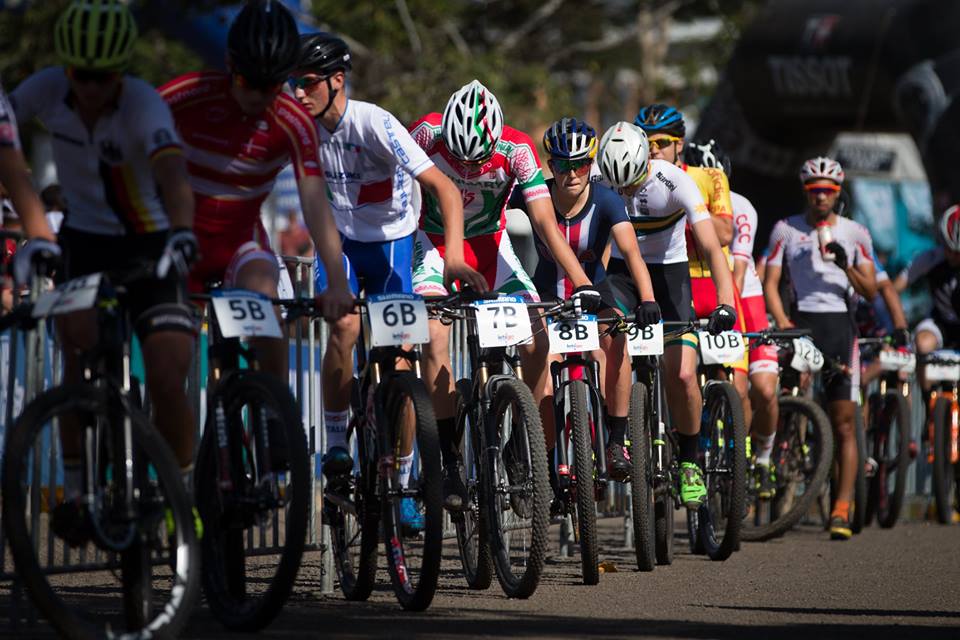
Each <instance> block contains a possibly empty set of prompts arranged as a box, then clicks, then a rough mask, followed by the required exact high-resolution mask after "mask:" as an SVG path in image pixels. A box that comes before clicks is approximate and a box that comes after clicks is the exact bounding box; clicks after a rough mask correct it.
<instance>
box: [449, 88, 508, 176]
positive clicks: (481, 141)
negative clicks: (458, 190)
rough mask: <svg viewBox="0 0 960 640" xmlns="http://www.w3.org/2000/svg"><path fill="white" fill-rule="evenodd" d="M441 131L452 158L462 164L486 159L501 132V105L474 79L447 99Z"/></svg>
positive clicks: (492, 150) (491, 153)
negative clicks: (460, 161)
mask: <svg viewBox="0 0 960 640" xmlns="http://www.w3.org/2000/svg"><path fill="white" fill-rule="evenodd" d="M440 129H441V131H442V132H443V141H444V142H445V143H446V145H447V149H448V150H449V151H450V153H451V154H453V156H454V157H456V158H458V159H459V160H462V161H463V162H479V161H482V160H486V159H487V158H489V157H490V156H491V155H493V152H494V150H495V149H496V146H497V142H498V141H499V140H500V136H501V134H502V133H503V112H502V111H501V110H500V103H499V102H497V98H496V97H495V96H494V95H493V94H492V93H491V92H490V90H489V89H487V88H486V87H485V86H483V85H482V84H480V81H479V80H474V81H473V82H471V83H470V84H466V85H464V86H462V87H460V89H459V90H458V91H456V92H455V93H454V94H453V95H452V96H450V100H449V101H447V108H446V109H444V111H443V120H442V121H441V123H440Z"/></svg>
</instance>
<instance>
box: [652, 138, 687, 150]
mask: <svg viewBox="0 0 960 640" xmlns="http://www.w3.org/2000/svg"><path fill="white" fill-rule="evenodd" d="M677 142H683V138H674V137H673V136H663V137H662V138H651V139H650V148H651V149H653V148H654V147H656V148H657V149H666V148H667V147H669V146H670V145H672V144H675V143H677Z"/></svg>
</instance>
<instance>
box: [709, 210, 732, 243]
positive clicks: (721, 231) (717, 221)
mask: <svg viewBox="0 0 960 640" xmlns="http://www.w3.org/2000/svg"><path fill="white" fill-rule="evenodd" d="M710 221H711V222H712V223H713V230H714V231H715V232H716V234H717V240H718V241H719V242H720V246H721V247H729V246H730V243H731V242H733V218H732V217H731V216H710Z"/></svg>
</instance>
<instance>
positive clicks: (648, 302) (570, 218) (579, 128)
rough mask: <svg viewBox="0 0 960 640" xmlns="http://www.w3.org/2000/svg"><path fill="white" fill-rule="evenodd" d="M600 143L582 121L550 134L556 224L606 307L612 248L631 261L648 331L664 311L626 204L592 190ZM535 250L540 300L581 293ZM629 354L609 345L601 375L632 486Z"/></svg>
mask: <svg viewBox="0 0 960 640" xmlns="http://www.w3.org/2000/svg"><path fill="white" fill-rule="evenodd" d="M598 143H599V140H598V139H597V133H596V130H594V128H593V127H591V126H590V125H588V124H587V123H585V122H583V121H582V120H577V119H576V118H561V119H560V120H557V121H556V122H554V123H553V124H552V125H550V127H549V128H548V129H547V130H546V131H545V132H544V134H543V147H544V149H546V151H547V153H548V154H549V156H550V157H549V158H548V160H547V165H548V166H549V167H550V171H551V172H552V173H553V176H554V177H553V178H551V179H549V180H547V181H546V182H547V188H548V189H549V190H550V196H551V200H552V203H553V208H554V214H555V216H556V223H557V226H558V228H559V229H560V231H561V233H562V234H563V237H564V238H565V239H566V241H567V244H569V246H570V248H571V249H572V250H573V251H574V253H575V254H576V256H577V259H578V260H579V261H580V264H581V266H582V267H583V270H584V271H585V272H586V274H587V276H588V277H589V278H590V280H591V281H592V282H593V284H594V285H596V287H597V289H598V291H600V296H601V298H602V300H603V306H604V307H607V308H612V309H616V308H617V306H616V300H615V299H614V296H613V292H612V291H611V290H610V289H609V288H608V287H604V286H603V281H604V279H605V278H606V269H605V267H604V265H603V261H602V256H603V253H604V250H605V249H606V247H607V243H608V242H609V241H610V240H611V239H612V240H613V242H614V243H615V244H616V245H617V247H618V248H619V249H620V253H621V255H623V256H624V259H625V261H626V263H627V266H628V268H629V270H630V273H631V275H632V277H633V282H634V284H635V286H636V288H637V290H639V291H640V294H641V295H640V298H641V303H640V308H639V309H638V310H637V315H638V316H639V317H638V323H640V324H641V325H644V326H646V325H649V324H656V323H658V322H660V307H659V306H658V305H657V303H656V302H655V301H654V299H653V285H652V284H651V282H650V274H649V273H648V272H647V267H646V265H645V264H644V262H643V258H642V256H641V255H640V248H639V246H638V245H637V238H636V235H635V234H634V233H633V227H632V226H631V225H630V221H629V219H628V218H627V212H626V209H625V208H624V204H623V200H622V199H621V198H620V197H619V196H618V195H617V194H616V192H614V191H613V190H612V189H610V188H609V187H607V186H605V185H601V184H599V183H591V182H590V175H591V171H592V170H593V167H594V159H595V157H596V155H597V148H598V146H599V145H598ZM534 242H535V244H536V247H537V253H538V256H539V258H540V260H539V262H538V263H537V269H536V271H535V272H534V274H533V283H534V285H536V288H537V293H538V294H539V295H540V297H541V298H542V299H544V300H564V299H567V298H569V297H570V295H571V294H572V293H573V289H574V286H573V282H572V281H571V280H570V278H569V277H567V274H566V273H565V272H564V271H563V269H561V268H560V267H559V266H558V265H557V263H556V262H554V260H553V255H552V254H551V253H550V251H549V250H548V249H547V246H546V245H545V244H544V243H543V241H542V240H540V238H539V237H535V238H534ZM625 346H626V345H625V339H624V337H623V336H622V335H621V336H619V337H618V338H616V339H610V338H609V337H607V338H605V339H604V340H603V341H602V342H601V348H602V350H603V354H604V356H605V360H606V362H605V366H604V368H603V369H602V370H601V371H603V372H604V376H603V378H604V384H603V387H604V397H605V399H606V405H607V428H608V431H609V438H608V445H607V451H606V456H607V469H608V471H609V473H610V477H611V478H613V479H615V480H626V479H627V478H629V475H630V457H629V454H628V453H627V447H626V445H625V443H624V441H625V434H626V430H627V413H628V410H629V408H630V382H631V379H630V376H629V375H628V376H620V368H621V365H622V364H623V360H624V359H625V355H626V351H625ZM559 359H560V356H559V355H551V356H550V360H551V361H552V360H559ZM627 366H628V367H629V363H627ZM550 459H551V460H552V457H551V458H550Z"/></svg>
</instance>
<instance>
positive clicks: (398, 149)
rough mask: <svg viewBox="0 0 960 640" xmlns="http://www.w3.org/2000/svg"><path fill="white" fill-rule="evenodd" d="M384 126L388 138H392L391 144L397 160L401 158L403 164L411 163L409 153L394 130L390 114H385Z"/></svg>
mask: <svg viewBox="0 0 960 640" xmlns="http://www.w3.org/2000/svg"><path fill="white" fill-rule="evenodd" d="M383 128H384V129H386V131H387V138H388V139H389V140H390V146H391V147H393V155H395V156H397V160H399V161H400V162H401V164H410V156H408V155H407V152H406V150H404V148H403V145H402V144H400V140H399V139H398V138H397V134H396V133H395V132H394V130H393V122H392V121H391V118H390V116H384V118H383Z"/></svg>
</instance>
